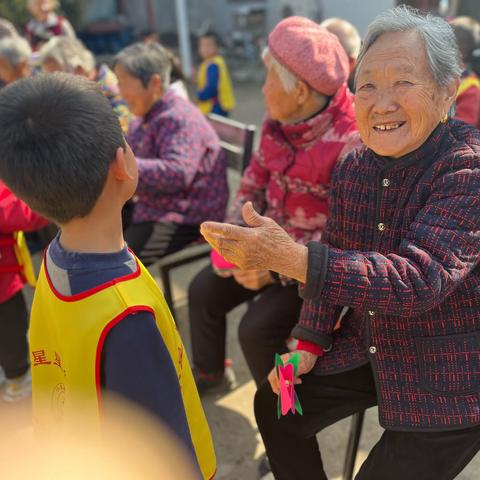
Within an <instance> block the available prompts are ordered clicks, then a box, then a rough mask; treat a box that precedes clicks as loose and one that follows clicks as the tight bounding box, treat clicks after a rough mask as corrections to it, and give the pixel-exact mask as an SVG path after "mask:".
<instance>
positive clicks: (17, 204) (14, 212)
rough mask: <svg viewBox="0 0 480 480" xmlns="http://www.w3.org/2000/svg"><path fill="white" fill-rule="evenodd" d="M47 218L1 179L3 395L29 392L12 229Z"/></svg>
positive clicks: (19, 276)
mask: <svg viewBox="0 0 480 480" xmlns="http://www.w3.org/2000/svg"><path fill="white" fill-rule="evenodd" d="M47 223H48V222H47V221H46V220H44V219H43V218H42V217H40V216H39V215H37V214H36V213H34V212H32V210H30V208H28V207H27V206H26V205H25V204H24V203H23V202H22V201H20V200H19V199H18V198H16V197H15V195H13V193H12V192H11V191H10V190H9V189H8V188H7V187H6V186H5V185H4V184H3V183H2V182H1V181H0V366H1V367H3V370H4V371H5V376H6V378H7V380H6V387H5V391H4V393H3V398H4V399H5V400H7V401H15V400H17V399H20V398H23V397H26V396H27V395H29V394H30V390H31V386H30V371H29V359H28V345H27V329H28V314H27V306H26V304H25V300H24V298H23V295H22V288H23V286H24V285H25V283H26V279H25V276H24V272H23V269H22V268H21V266H20V265H19V263H18V260H17V255H16V253H15V244H16V240H15V233H16V232H19V231H31V230H38V229H39V228H42V227H44V226H45V225H47Z"/></svg>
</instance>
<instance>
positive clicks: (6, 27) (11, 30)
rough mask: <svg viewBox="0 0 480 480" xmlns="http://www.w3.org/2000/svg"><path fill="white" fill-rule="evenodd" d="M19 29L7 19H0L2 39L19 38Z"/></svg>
mask: <svg viewBox="0 0 480 480" xmlns="http://www.w3.org/2000/svg"><path fill="white" fill-rule="evenodd" d="M17 36H18V32H17V29H16V28H15V27H14V26H13V23H12V22H9V21H8V20H6V19H5V18H0V39H2V38H7V37H17Z"/></svg>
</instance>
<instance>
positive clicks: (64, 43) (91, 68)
mask: <svg viewBox="0 0 480 480" xmlns="http://www.w3.org/2000/svg"><path fill="white" fill-rule="evenodd" d="M39 60H40V62H41V64H42V69H43V70H44V71H45V72H48V73H52V72H66V73H73V74H75V75H82V76H84V77H87V78H88V79H90V80H93V81H94V82H96V83H97V84H98V86H99V87H100V89H101V90H102V93H103V94H104V96H105V97H106V98H107V99H108V101H109V102H110V104H111V105H112V108H113V111H114V112H115V113H116V114H117V116H118V119H119V120H120V125H121V126H122V129H123V131H124V132H127V130H128V125H129V123H130V121H131V120H132V119H133V116H132V114H131V113H130V110H129V109H128V107H127V104H126V103H125V101H124V100H123V98H122V97H121V96H120V93H119V90H118V80H117V77H116V76H115V74H114V73H113V72H112V70H110V68H109V67H108V66H107V65H105V64H101V65H99V66H98V67H97V66H96V64H95V57H94V56H93V54H92V52H90V50H88V49H87V48H86V47H85V46H84V45H83V43H82V42H81V41H80V40H77V39H76V38H69V37H53V38H51V39H50V40H49V41H48V42H47V43H46V44H45V45H44V46H43V47H42V48H41V50H40V52H39Z"/></svg>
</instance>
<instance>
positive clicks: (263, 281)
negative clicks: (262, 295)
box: [233, 270, 273, 290]
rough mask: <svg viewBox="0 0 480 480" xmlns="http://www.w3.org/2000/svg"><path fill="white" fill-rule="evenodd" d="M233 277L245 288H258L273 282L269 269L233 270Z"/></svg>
mask: <svg viewBox="0 0 480 480" xmlns="http://www.w3.org/2000/svg"><path fill="white" fill-rule="evenodd" d="M233 278H235V280H236V282H237V283H238V284H240V285H241V286H242V287H243V288H246V289H247V290H260V289H261V288H263V287H265V286H266V285H270V284H271V283H273V278H272V275H271V274H270V271H269V270H234V271H233Z"/></svg>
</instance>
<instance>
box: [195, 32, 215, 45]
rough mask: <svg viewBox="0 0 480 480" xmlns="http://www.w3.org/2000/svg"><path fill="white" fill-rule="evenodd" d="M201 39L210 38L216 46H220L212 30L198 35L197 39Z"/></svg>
mask: <svg viewBox="0 0 480 480" xmlns="http://www.w3.org/2000/svg"><path fill="white" fill-rule="evenodd" d="M201 38H211V39H212V40H214V41H215V43H216V44H217V45H220V37H219V36H218V34H217V33H216V32H214V31H213V30H207V31H205V32H202V33H201V34H200V35H198V39H199V40H200V39H201Z"/></svg>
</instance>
